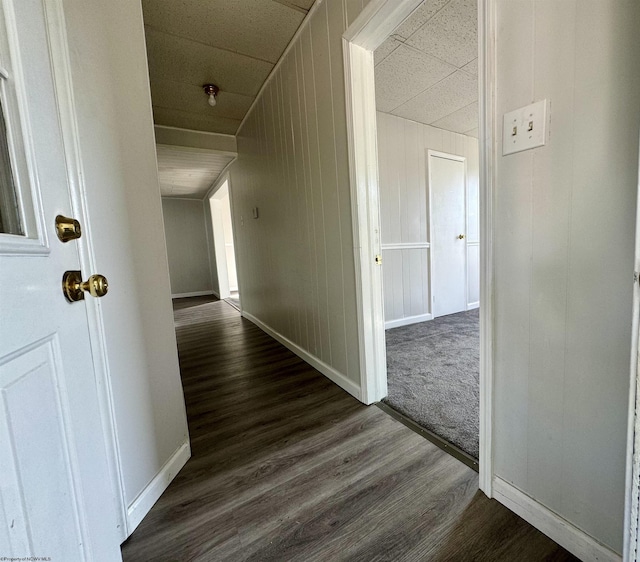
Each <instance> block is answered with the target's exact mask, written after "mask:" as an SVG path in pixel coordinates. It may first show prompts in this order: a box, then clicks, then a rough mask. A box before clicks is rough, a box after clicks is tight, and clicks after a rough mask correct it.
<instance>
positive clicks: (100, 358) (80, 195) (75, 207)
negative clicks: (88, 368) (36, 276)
mask: <svg viewBox="0 0 640 562" xmlns="http://www.w3.org/2000/svg"><path fill="white" fill-rule="evenodd" d="M43 5H44V9H45V17H46V20H47V27H48V30H49V38H48V39H49V46H50V49H51V65H52V69H53V77H54V88H55V93H56V100H57V105H58V114H59V122H60V129H61V133H62V139H63V143H64V157H65V162H66V169H67V178H68V181H69V192H70V194H71V216H73V217H75V218H76V219H77V220H79V221H80V224H82V227H83V236H82V238H80V239H79V240H77V241H76V245H77V248H78V255H79V259H80V268H81V269H82V271H97V270H98V269H99V268H98V267H97V266H96V256H95V250H94V246H93V232H92V229H91V224H92V223H91V217H90V216H89V208H88V204H87V200H86V196H85V194H86V192H87V190H86V186H85V179H84V178H85V177H86V176H85V173H84V167H83V160H82V150H81V145H80V140H79V139H80V134H79V131H78V117H77V114H76V102H75V97H74V91H73V82H72V73H71V61H70V57H69V50H68V49H69V47H68V45H69V42H68V39H67V29H66V23H65V16H64V8H63V5H62V0H45V1H44V2H43ZM149 103H151V102H149ZM101 304H102V303H101V302H100V300H99V299H87V300H86V301H85V307H86V312H87V321H88V325H89V339H90V342H91V355H92V359H93V368H94V372H95V377H96V380H97V381H98V384H97V393H98V400H99V404H100V417H101V420H102V426H103V433H104V443H105V448H106V450H107V461H108V465H109V466H108V469H109V476H110V479H111V482H110V485H111V487H112V489H113V492H114V499H115V502H116V504H117V505H116V506H115V510H116V516H117V518H118V520H117V521H116V522H115V524H116V526H117V529H118V530H117V532H118V534H119V536H120V538H121V540H124V539H126V538H127V536H129V534H130V531H129V529H128V527H127V524H128V518H127V509H126V507H127V505H126V496H125V486H124V480H123V475H122V460H121V455H120V445H119V442H118V435H117V432H116V421H115V420H116V413H115V405H114V398H113V387H112V384H111V371H110V367H109V361H108V358H107V344H106V333H105V327H104V319H103V315H102V308H101Z"/></svg>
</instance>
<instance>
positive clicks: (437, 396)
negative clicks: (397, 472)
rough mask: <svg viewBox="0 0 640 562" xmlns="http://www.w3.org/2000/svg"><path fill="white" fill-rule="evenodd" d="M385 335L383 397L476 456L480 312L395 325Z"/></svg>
mask: <svg viewBox="0 0 640 562" xmlns="http://www.w3.org/2000/svg"><path fill="white" fill-rule="evenodd" d="M386 336H387V376H388V381H389V396H388V397H387V398H385V399H384V400H383V402H385V403H387V404H388V405H389V406H391V407H392V408H394V409H395V410H397V411H398V412H400V413H401V414H404V415H405V416H407V417H408V418H410V419H412V420H413V421H415V422H416V423H418V424H419V425H420V426H422V427H424V428H425V429H428V430H430V431H432V432H433V433H435V434H436V435H438V436H440V437H442V438H443V439H445V440H447V441H448V442H449V443H452V444H454V445H456V446H457V447H459V448H460V449H462V450H463V451H465V452H466V453H468V454H469V455H471V456H472V457H473V458H474V459H476V460H477V459H478V433H479V430H478V423H479V421H478V420H479V407H480V401H479V395H480V383H479V370H480V321H479V311H478V310H477V309H476V310H470V311H467V312H459V313H458V314H451V315H449V316H441V317H440V318H436V319H435V320H431V321H429V322H421V323H419V324H412V325H410V326H403V327H401V328H393V329H391V330H387V332H386Z"/></svg>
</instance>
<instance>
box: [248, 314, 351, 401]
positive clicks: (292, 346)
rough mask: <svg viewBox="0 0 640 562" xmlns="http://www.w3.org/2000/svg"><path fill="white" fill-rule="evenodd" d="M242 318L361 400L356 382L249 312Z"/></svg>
mask: <svg viewBox="0 0 640 562" xmlns="http://www.w3.org/2000/svg"><path fill="white" fill-rule="evenodd" d="M242 317H243V318H246V319H247V320H249V321H251V322H253V323H254V324H255V325H256V326H258V328H260V329H261V330H262V331H263V332H265V333H266V334H268V335H270V336H271V337H272V338H273V339H274V340H277V341H279V342H280V343H281V344H282V345H284V346H285V347H286V348H287V349H289V350H290V351H293V353H295V354H296V355H297V356H298V357H300V359H302V360H303V361H305V362H306V363H308V364H309V365H311V366H312V367H313V368H314V369H316V370H318V371H320V372H321V373H322V374H323V375H324V376H325V377H327V378H328V379H330V380H331V381H333V382H334V383H336V384H337V385H338V386H339V387H340V388H342V389H343V390H346V391H347V392H348V393H349V394H351V396H353V397H354V398H357V399H358V400H361V398H360V389H359V388H358V385H357V384H355V383H354V382H352V381H350V380H349V379H348V378H347V377H346V376H344V375H343V374H342V373H339V372H338V371H336V370H335V369H334V368H333V367H331V366H330V365H327V364H326V363H325V362H324V361H322V360H321V359H319V358H318V357H316V356H315V355H312V354H311V353H309V352H308V351H307V350H306V349H302V348H301V347H300V346H299V345H298V344H297V343H294V342H292V341H291V340H290V339H289V338H286V337H285V336H283V335H282V334H280V333H279V332H276V331H275V330H274V329H272V328H270V327H269V326H267V325H266V324H265V323H264V322H262V321H261V320H259V319H258V318H256V317H255V316H253V314H249V313H248V312H246V311H244V312H242Z"/></svg>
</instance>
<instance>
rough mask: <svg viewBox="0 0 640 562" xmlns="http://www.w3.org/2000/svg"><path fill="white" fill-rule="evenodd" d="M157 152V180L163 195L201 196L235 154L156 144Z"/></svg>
mask: <svg viewBox="0 0 640 562" xmlns="http://www.w3.org/2000/svg"><path fill="white" fill-rule="evenodd" d="M156 150H157V152H158V179H159V181H160V195H162V197H184V198H188V199H202V198H203V197H204V196H205V195H206V193H207V191H208V190H209V188H210V187H211V185H212V184H213V182H214V181H215V180H216V179H217V178H218V176H219V175H220V173H221V172H222V170H224V168H225V167H226V166H227V165H228V164H229V163H230V162H231V161H232V160H233V159H234V157H235V154H233V153H225V152H219V151H215V150H205V149H200V148H186V147H182V146H170V145H164V144H158V145H156Z"/></svg>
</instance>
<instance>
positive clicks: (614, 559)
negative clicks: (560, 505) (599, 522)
mask: <svg viewBox="0 0 640 562" xmlns="http://www.w3.org/2000/svg"><path fill="white" fill-rule="evenodd" d="M493 496H494V498H495V499H496V500H498V501H499V502H500V503H501V504H502V505H504V506H506V507H508V508H509V509H510V510H511V511H513V512H514V513H515V514H516V515H519V516H520V517H522V518H523V519H524V520H525V521H527V522H529V523H531V525H533V526H534V527H535V528H536V529H539V530H540V531H542V532H543V533H544V534H545V535H547V536H548V537H549V538H551V539H553V540H554V541H555V542H557V543H558V544H559V545H560V546H562V547H563V548H566V549H567V550H568V551H569V552H571V553H572V554H574V555H575V556H577V557H578V558H580V560H583V561H584V562H620V560H622V557H621V556H620V555H619V554H617V553H615V552H614V551H613V550H611V549H610V548H608V547H607V546H605V545H603V544H602V543H599V542H598V541H596V540H595V539H594V538H593V537H591V536H589V535H588V534H587V533H585V532H584V531H582V530H580V529H578V528H577V527H576V526H575V525H573V524H571V523H569V521H567V520H566V519H563V518H562V517H560V516H559V515H558V514H556V513H554V512H553V511H551V510H550V509H549V508H547V507H545V506H544V505H542V504H541V503H539V502H537V501H536V500H534V499H533V498H531V497H530V496H528V495H526V494H524V493H523V492H521V491H520V490H518V489H517V488H516V487H515V486H513V485H511V484H509V483H508V482H505V481H504V480H502V479H501V478H498V477H496V478H494V480H493Z"/></svg>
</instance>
